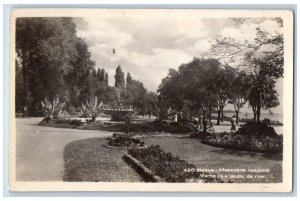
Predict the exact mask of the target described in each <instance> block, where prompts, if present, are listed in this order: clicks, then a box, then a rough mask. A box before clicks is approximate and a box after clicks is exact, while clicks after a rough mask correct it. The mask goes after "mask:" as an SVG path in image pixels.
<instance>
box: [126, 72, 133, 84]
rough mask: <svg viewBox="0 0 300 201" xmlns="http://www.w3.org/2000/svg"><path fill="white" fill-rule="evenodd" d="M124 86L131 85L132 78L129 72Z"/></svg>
mask: <svg viewBox="0 0 300 201" xmlns="http://www.w3.org/2000/svg"><path fill="white" fill-rule="evenodd" d="M126 84H132V77H131V75H130V73H129V72H128V73H127V77H126Z"/></svg>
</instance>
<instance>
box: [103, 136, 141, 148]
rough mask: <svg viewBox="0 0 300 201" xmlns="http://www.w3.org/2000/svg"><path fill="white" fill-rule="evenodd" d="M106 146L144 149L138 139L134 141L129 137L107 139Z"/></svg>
mask: <svg viewBox="0 0 300 201" xmlns="http://www.w3.org/2000/svg"><path fill="white" fill-rule="evenodd" d="M107 140H108V142H107V145H108V146H110V147H121V148H129V147H130V148H133V147H135V148H144V147H146V146H145V143H144V142H143V141H140V140H139V139H134V138H130V137H121V136H119V137H115V138H107Z"/></svg>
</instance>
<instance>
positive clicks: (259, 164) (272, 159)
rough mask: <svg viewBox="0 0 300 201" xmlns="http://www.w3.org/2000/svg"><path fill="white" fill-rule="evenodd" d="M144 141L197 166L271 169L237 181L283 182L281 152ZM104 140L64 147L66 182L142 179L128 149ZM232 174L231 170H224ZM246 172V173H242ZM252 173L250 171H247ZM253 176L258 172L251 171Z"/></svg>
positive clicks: (163, 139)
mask: <svg viewBox="0 0 300 201" xmlns="http://www.w3.org/2000/svg"><path fill="white" fill-rule="evenodd" d="M143 141H145V144H146V145H148V146H150V145H157V144H158V145H160V146H161V148H162V149H163V150H164V151H165V152H171V153H172V154H173V155H175V156H179V157H180V158H182V159H184V160H186V161H187V162H189V163H191V164H194V165H195V166H196V167H197V168H202V169H203V168H208V169H215V170H217V169H219V168H226V169H230V168H235V169H237V168H239V169H240V168H244V169H246V170H247V169H248V168H249V169H270V172H269V173H263V175H265V178H263V179H246V178H244V179H231V181H232V182H235V183H277V182H281V181H282V155H281V154H263V153H254V152H247V151H235V150H228V149H223V148H217V147H213V146H209V145H205V144H202V143H200V141H199V140H197V139H191V138H185V137H184V138H183V137H181V138H176V137H153V138H144V139H143ZM105 142H106V140H105V139H100V138H93V139H85V140H79V141H75V142H72V143H70V144H68V145H67V146H66V147H65V150H64V160H65V175H64V181H114V182H140V181H142V179H141V178H140V177H139V175H138V174H137V173H136V172H135V171H134V170H133V169H132V168H131V167H129V166H128V165H127V164H126V163H125V162H124V161H123V159H122V156H123V154H124V153H125V152H126V150H120V149H111V148H106V147H103V146H102V144H103V143H105ZM224 174H227V175H229V174H228V173H224ZM241 174H242V175H244V176H245V175H246V173H241ZM247 174H249V173H247ZM251 174H252V175H256V174H254V173H251Z"/></svg>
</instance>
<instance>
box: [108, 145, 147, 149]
mask: <svg viewBox="0 0 300 201" xmlns="http://www.w3.org/2000/svg"><path fill="white" fill-rule="evenodd" d="M103 146H104V147H107V148H112V149H114V148H117V149H123V150H127V149H128V148H136V149H145V148H147V145H144V146H142V147H118V146H110V145H108V144H103Z"/></svg>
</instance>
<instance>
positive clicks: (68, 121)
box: [54, 119, 70, 124]
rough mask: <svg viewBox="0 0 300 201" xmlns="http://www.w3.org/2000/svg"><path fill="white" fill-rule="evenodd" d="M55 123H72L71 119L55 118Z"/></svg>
mask: <svg viewBox="0 0 300 201" xmlns="http://www.w3.org/2000/svg"><path fill="white" fill-rule="evenodd" d="M54 123H55V124H69V123H70V119H55V120H54Z"/></svg>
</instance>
